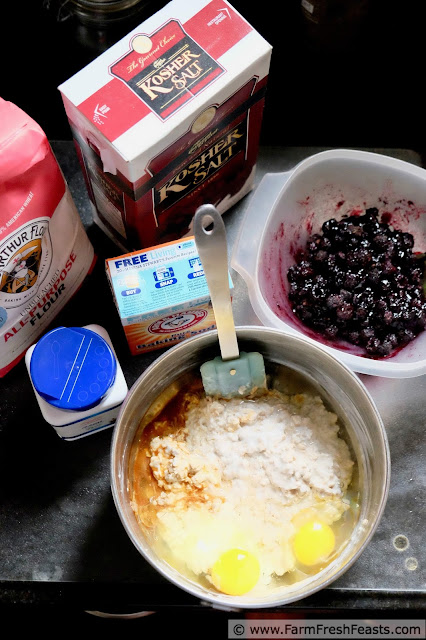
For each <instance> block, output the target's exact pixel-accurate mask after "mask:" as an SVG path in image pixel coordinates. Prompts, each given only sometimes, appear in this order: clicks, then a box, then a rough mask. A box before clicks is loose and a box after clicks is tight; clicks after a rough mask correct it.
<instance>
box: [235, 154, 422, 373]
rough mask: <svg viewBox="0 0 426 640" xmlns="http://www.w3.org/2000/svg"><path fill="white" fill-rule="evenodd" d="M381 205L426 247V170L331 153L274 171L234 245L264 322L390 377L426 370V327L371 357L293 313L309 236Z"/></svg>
mask: <svg viewBox="0 0 426 640" xmlns="http://www.w3.org/2000/svg"><path fill="white" fill-rule="evenodd" d="M368 207H378V209H379V211H380V212H386V213H387V214H388V221H389V223H390V224H392V225H393V226H394V227H395V228H398V229H401V230H402V231H408V232H410V233H412V234H413V236H414V250H415V251H420V252H425V251H426V171H425V170H424V169H422V168H420V167H417V166H415V165H412V164H410V163H408V162H404V161H402V160H396V159H394V158H391V157H388V156H385V155H380V154H375V153H369V152H364V151H355V150H349V149H342V150H333V151H324V152H321V153H318V154H315V155H313V156H311V157H309V158H307V159H306V160H304V161H302V162H301V163H300V164H298V165H297V166H296V167H295V168H294V169H293V171H289V172H286V173H276V174H266V175H265V177H264V178H263V180H262V181H261V183H260V185H259V186H258V187H257V189H256V191H255V193H254V194H253V196H252V199H251V201H250V205H249V207H248V209H247V212H246V214H245V218H244V220H243V223H242V225H241V229H240V233H239V236H238V238H237V240H236V242H235V244H234V248H233V253H232V257H231V266H232V267H233V268H234V269H235V270H236V271H237V272H238V273H240V275H241V276H242V277H243V278H244V280H245V282H246V284H247V288H248V294H249V299H250V302H251V304H252V307H253V309H254V311H255V313H256V315H257V317H258V318H259V320H260V321H261V322H262V324H264V325H265V326H267V327H273V328H276V329H280V330H282V331H283V332H285V333H290V334H295V335H301V334H302V335H304V336H305V337H306V338H307V339H308V340H311V341H313V342H321V343H322V346H323V347H324V348H325V349H326V350H327V351H329V352H330V353H331V354H332V355H334V356H335V357H337V358H339V359H340V360H341V361H342V362H344V363H345V364H346V365H347V366H348V367H350V368H351V369H352V370H353V371H356V372H358V373H366V374H370V375H377V376H383V377H388V378H409V377H414V376H420V375H423V374H425V373H426V332H425V331H424V332H422V333H421V334H420V335H419V336H417V337H416V338H415V340H413V341H412V342H411V343H409V344H408V345H406V346H405V347H404V348H402V349H400V350H399V351H398V352H397V353H396V354H395V355H392V356H390V357H387V358H381V359H371V358H367V357H365V356H363V355H362V350H361V349H360V348H358V347H355V346H354V345H350V344H349V343H346V342H343V341H340V342H338V343H336V342H333V343H332V342H327V341H326V339H325V338H324V340H323V339H322V338H320V337H319V336H318V335H317V334H315V333H314V332H312V331H310V330H309V329H308V328H307V327H305V326H304V325H303V324H302V323H301V322H300V321H299V320H298V319H297V318H296V317H295V316H294V314H293V312H292V310H291V306H290V303H289V301H288V298H287V292H288V281H287V270H288V268H289V267H290V266H291V265H292V264H294V262H295V254H296V252H297V250H298V249H302V248H304V246H305V244H306V240H307V239H308V237H309V236H310V235H311V234H313V233H317V232H319V231H320V230H321V225H322V224H323V222H324V221H325V220H328V219H330V218H336V219H340V218H342V217H343V216H344V215H345V214H350V213H351V212H353V211H354V210H355V209H359V211H360V212H363V211H364V210H365V209H366V208H368Z"/></svg>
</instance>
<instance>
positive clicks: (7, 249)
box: [0, 221, 48, 294]
mask: <svg viewBox="0 0 426 640" xmlns="http://www.w3.org/2000/svg"><path fill="white" fill-rule="evenodd" d="M47 224H48V223H47V221H41V222H40V221H39V222H34V221H33V222H31V224H29V225H27V226H25V227H23V228H21V229H19V230H18V231H17V232H16V233H15V234H13V235H12V236H8V238H7V239H6V240H5V242H3V244H2V245H0V292H2V293H6V294H21V293H23V292H25V291H28V290H29V289H31V288H32V287H33V286H34V285H35V283H36V282H37V279H38V277H39V273H40V266H41V263H42V238H43V236H44V233H45V231H46V228H47Z"/></svg>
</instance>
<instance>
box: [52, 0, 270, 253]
mask: <svg viewBox="0 0 426 640" xmlns="http://www.w3.org/2000/svg"><path fill="white" fill-rule="evenodd" d="M271 51H272V48H271V46H270V45H269V44H268V43H267V42H266V41H265V40H264V38H263V37H262V36H261V35H260V34H259V33H257V32H256V31H255V29H253V27H252V26H251V25H250V24H249V23H248V22H247V21H246V20H245V19H244V18H243V16H241V15H240V14H239V13H238V12H237V11H236V10H235V9H234V8H233V7H232V6H231V5H230V4H229V3H228V2H226V1H224V0H190V1H188V0H173V2H169V3H168V4H167V5H166V6H165V7H164V8H163V9H161V10H160V11H158V12H157V13H156V14H154V15H153V16H151V17H150V18H149V19H147V20H146V21H145V22H143V23H142V24H140V25H139V26H138V27H136V28H135V29H134V30H133V31H131V32H130V33H129V34H128V35H127V36H125V37H124V38H122V39H121V40H120V41H119V42H117V43H116V44H115V45H113V46H112V47H111V48H110V49H108V50H107V51H105V52H104V53H103V54H102V55H100V56H99V57H98V58H97V59H96V60H94V61H92V62H91V63H90V64H89V65H88V66H86V67H85V68H84V69H81V70H80V71H79V72H78V73H76V74H75V75H74V76H73V77H72V78H70V79H68V80H67V81H66V82H65V83H63V84H62V85H61V86H60V87H59V90H60V92H61V94H62V98H63V102H64V106H65V110H66V113H67V116H68V120H69V123H70V127H71V130H72V133H73V137H74V140H75V143H76V149H77V153H78V155H79V159H80V163H81V167H82V170H83V173H84V176H85V181H86V185H87V188H88V194H89V197H90V201H91V204H92V208H93V215H94V220H95V222H96V223H97V224H98V225H99V226H100V227H101V228H102V229H103V230H104V231H105V232H106V233H107V234H108V235H109V236H110V237H111V238H112V239H113V240H114V241H115V242H116V244H117V245H118V246H119V247H120V248H121V249H123V250H124V251H133V250H139V249H142V248H145V247H151V246H155V245H158V244H162V243H165V242H170V241H173V240H177V239H179V238H182V237H184V236H191V235H192V226H191V223H192V218H193V213H192V212H194V211H196V209H197V208H198V206H200V205H201V204H203V203H205V202H211V203H212V204H214V205H215V206H216V208H217V209H218V211H219V212H220V213H224V212H225V211H227V210H228V209H229V208H230V207H231V206H232V205H233V204H235V203H236V202H237V201H238V200H240V199H241V198H242V197H243V196H244V195H246V194H247V193H248V192H249V191H250V190H251V189H252V187H253V183H254V176H255V168H256V160H257V155H258V146H259V137H260V131H261V122H262V115H263V108H264V102H265V94H266V85H267V80H268V74H269V65H270V57H271Z"/></svg>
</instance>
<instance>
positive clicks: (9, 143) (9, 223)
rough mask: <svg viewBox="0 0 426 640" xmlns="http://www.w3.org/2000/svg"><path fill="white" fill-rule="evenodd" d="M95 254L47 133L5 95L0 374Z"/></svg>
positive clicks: (0, 127) (0, 155) (0, 172)
mask: <svg viewBox="0 0 426 640" xmlns="http://www.w3.org/2000/svg"><path fill="white" fill-rule="evenodd" d="M94 260H95V255H94V250H93V246H92V244H91V242H90V240H89V238H88V237H87V234H86V231H85V229H84V226H83V224H82V222H81V219H80V216H79V214H78V211H77V209H76V208H75V205H74V202H73V200H72V196H71V194H70V192H69V189H68V186H67V184H66V181H65V178H64V176H63V174H62V172H61V169H60V167H59V165H58V163H57V160H56V158H55V156H54V154H53V152H52V149H51V147H50V145H49V142H48V140H47V138H46V135H45V133H44V132H43V130H42V129H41V128H40V126H39V125H38V124H37V123H36V122H34V120H32V118H30V117H29V116H28V115H27V114H26V113H25V112H24V111H22V110H21V109H19V108H18V107H17V106H16V105H14V104H12V103H11V102H7V101H5V100H3V99H2V98H0V377H3V376H4V375H5V374H6V373H7V372H8V371H9V370H10V369H12V367H13V366H14V365H16V364H17V363H18V361H19V360H20V359H21V358H22V356H23V355H24V354H25V351H26V350H27V348H28V347H29V346H31V344H33V342H35V341H36V340H37V338H38V337H39V336H40V335H41V334H42V332H43V331H44V330H45V329H46V328H47V326H48V325H49V324H50V322H51V321H52V320H53V318H54V317H55V316H56V315H57V314H58V312H59V311H61V309H62V308H63V307H64V305H65V304H66V302H67V301H68V300H69V299H70V297H71V296H72V295H73V294H74V293H75V292H76V291H77V289H78V288H79V286H80V285H81V284H82V282H83V280H84V278H85V277H86V275H87V274H88V273H89V271H90V269H91V267H92V265H93V263H94Z"/></svg>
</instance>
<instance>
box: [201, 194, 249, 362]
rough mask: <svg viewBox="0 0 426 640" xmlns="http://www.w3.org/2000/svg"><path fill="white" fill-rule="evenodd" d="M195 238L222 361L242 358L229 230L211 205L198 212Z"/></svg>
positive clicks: (202, 207) (204, 206)
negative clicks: (230, 268) (232, 287)
mask: <svg viewBox="0 0 426 640" xmlns="http://www.w3.org/2000/svg"><path fill="white" fill-rule="evenodd" d="M209 225H211V226H210V227H209ZM206 227H209V230H207V229H206ZM194 236H195V244H196V245H197V250H198V255H199V258H200V260H201V263H202V265H203V269H204V273H205V276H206V280H207V285H208V287H209V292H210V298H211V301H212V305H213V311H214V315H215V319H216V326H217V333H218V337H219V346H220V352H221V355H222V360H232V359H233V358H238V357H239V349H238V342H237V336H236V333H235V325H234V317H233V314H232V304H231V293H230V291H229V272H228V251H227V244H226V231H225V224H224V222H223V220H222V216H221V215H220V213H219V212H218V211H217V209H216V208H215V207H214V206H213V205H212V204H204V205H202V206H201V207H199V208H198V209H197V211H196V213H195V216H194Z"/></svg>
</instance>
